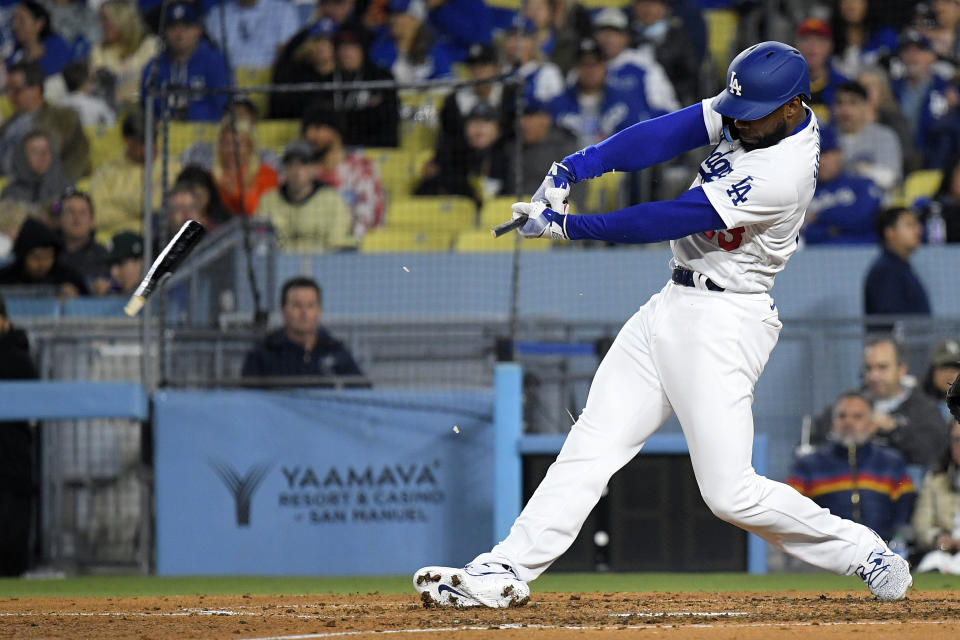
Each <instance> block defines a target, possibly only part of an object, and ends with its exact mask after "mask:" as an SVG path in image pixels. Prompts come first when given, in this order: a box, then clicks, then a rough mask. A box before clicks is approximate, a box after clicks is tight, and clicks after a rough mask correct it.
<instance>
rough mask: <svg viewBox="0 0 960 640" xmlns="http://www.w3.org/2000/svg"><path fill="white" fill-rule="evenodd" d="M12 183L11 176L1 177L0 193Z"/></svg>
mask: <svg viewBox="0 0 960 640" xmlns="http://www.w3.org/2000/svg"><path fill="white" fill-rule="evenodd" d="M9 181H10V176H0V191H3V188H4V187H5V186H7V183H8V182H9Z"/></svg>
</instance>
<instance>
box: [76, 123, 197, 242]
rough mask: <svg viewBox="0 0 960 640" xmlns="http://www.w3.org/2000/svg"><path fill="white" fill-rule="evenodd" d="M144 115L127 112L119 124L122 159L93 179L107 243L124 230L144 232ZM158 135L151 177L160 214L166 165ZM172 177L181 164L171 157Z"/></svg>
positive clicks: (101, 229)
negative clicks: (121, 140)
mask: <svg viewBox="0 0 960 640" xmlns="http://www.w3.org/2000/svg"><path fill="white" fill-rule="evenodd" d="M144 126H145V123H144V116H143V113H141V112H139V111H134V112H131V113H128V114H127V115H126V116H125V117H124V118H123V121H122V123H121V125H120V131H121V134H122V136H123V157H122V158H119V159H117V160H114V161H113V162H110V163H108V164H106V165H103V166H102V167H100V168H99V169H97V171H96V172H95V173H94V174H93V178H91V179H90V198H91V199H92V200H93V202H94V204H95V206H96V208H97V238H98V239H99V240H100V241H101V242H107V241H109V239H110V238H111V237H113V235H114V234H116V233H119V232H120V231H123V230H132V231H136V232H138V233H140V232H142V231H143V175H144V164H143V163H144V162H145V160H146V141H145V139H144V138H145V136H144V133H145V129H144ZM156 145H157V137H156V132H155V131H154V147H153V148H154V151H155V153H154V156H153V166H152V167H151V170H150V174H151V176H152V180H153V191H152V199H153V202H152V205H153V210H154V211H157V210H159V208H160V204H161V203H162V202H163V190H164V185H163V162H161V161H160V154H159V153H156V149H158V147H157V146H156ZM167 170H168V172H169V174H170V175H176V173H177V172H178V171H179V170H180V163H179V162H178V161H177V159H176V158H170V160H169V162H168V164H167Z"/></svg>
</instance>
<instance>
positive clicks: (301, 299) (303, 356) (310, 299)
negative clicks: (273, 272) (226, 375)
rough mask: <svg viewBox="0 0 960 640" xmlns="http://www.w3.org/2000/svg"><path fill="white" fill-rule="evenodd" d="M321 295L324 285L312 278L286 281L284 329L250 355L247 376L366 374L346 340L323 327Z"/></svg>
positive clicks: (245, 371) (262, 343) (244, 369)
mask: <svg viewBox="0 0 960 640" xmlns="http://www.w3.org/2000/svg"><path fill="white" fill-rule="evenodd" d="M321 296H322V294H321V291H320V285H318V284H317V283H316V281H314V280H313V279H311V278H305V277H296V278H291V279H290V280H287V281H286V282H285V283H284V284H283V289H282V291H281V294H280V307H281V311H282V312H283V328H282V329H277V330H276V331H273V332H271V333H269V334H267V337H266V338H265V339H264V340H263V341H262V342H261V343H259V344H258V345H257V346H256V347H254V348H253V349H252V350H251V351H250V352H249V353H248V354H247V357H246V360H245V361H244V363H243V376H244V377H269V376H362V375H363V372H362V371H360V367H358V366H357V363H356V362H355V361H354V359H353V356H352V355H350V352H349V351H347V348H346V347H344V346H343V343H342V342H340V341H339V340H337V339H336V338H334V337H333V336H332V335H330V333H329V332H328V331H327V330H326V329H324V328H323V327H320V326H319V322H320V313H321V311H322V297H321Z"/></svg>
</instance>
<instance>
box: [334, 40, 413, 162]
mask: <svg viewBox="0 0 960 640" xmlns="http://www.w3.org/2000/svg"><path fill="white" fill-rule="evenodd" d="M335 44H336V56H337V70H336V71H335V72H334V78H335V79H336V80H339V81H341V82H366V81H372V80H393V74H391V73H390V72H389V71H388V70H387V69H384V68H383V67H380V66H377V65H376V64H374V63H373V62H371V61H370V60H369V59H368V57H367V37H366V32H365V31H364V30H362V29H357V28H353V27H346V28H342V29H340V30H339V31H338V32H337V37H336V39H335ZM328 96H329V94H328ZM336 100H337V103H336V104H334V105H333V106H334V107H335V108H337V109H339V110H340V111H341V112H343V115H344V126H343V141H344V144H346V145H348V146H358V147H396V146H397V145H398V144H399V129H398V127H399V117H400V106H399V101H398V99H397V92H396V90H394V89H376V90H370V89H363V90H360V91H345V92H342V93H338V94H337V96H336ZM325 102H326V101H321V103H320V104H321V105H322V104H324V103H325Z"/></svg>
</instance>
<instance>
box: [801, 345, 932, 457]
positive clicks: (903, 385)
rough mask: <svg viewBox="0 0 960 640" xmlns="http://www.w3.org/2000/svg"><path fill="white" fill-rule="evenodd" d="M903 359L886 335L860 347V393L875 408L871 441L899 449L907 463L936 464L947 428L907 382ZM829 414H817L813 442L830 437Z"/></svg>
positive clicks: (930, 404)
mask: <svg viewBox="0 0 960 640" xmlns="http://www.w3.org/2000/svg"><path fill="white" fill-rule="evenodd" d="M909 380H911V378H910V376H907V363H906V362H905V361H904V357H903V352H902V350H901V347H900V345H899V344H897V343H896V342H895V341H894V340H893V338H891V337H889V336H873V337H870V338H868V339H867V344H866V346H865V347H864V349H863V382H864V388H863V395H864V397H866V398H867V399H868V400H869V401H870V403H871V405H872V408H873V422H874V423H875V424H876V427H877V430H876V433H875V435H874V440H875V441H876V442H878V443H879V444H885V445H888V446H890V447H893V448H894V449H897V450H899V451H900V452H901V453H902V454H903V457H904V458H906V460H907V462H908V463H909V464H920V465H926V466H928V467H930V466H933V465H935V464H936V463H937V462H938V461H939V459H940V458H941V456H943V453H944V451H946V449H947V428H946V425H945V424H944V422H943V418H942V417H941V415H940V410H939V408H938V407H937V405H936V403H935V402H933V401H932V400H930V398H928V397H927V396H926V395H925V394H924V393H923V391H922V390H921V389H920V387H919V386H918V385H916V384H914V385H913V386H911V385H910V384H907V381H909ZM831 420H832V416H831V414H830V411H829V410H828V411H825V412H824V413H823V414H821V415H820V416H819V417H818V418H817V420H816V422H815V423H814V429H813V434H812V437H811V440H812V442H813V443H815V444H818V443H822V442H827V441H828V440H829V435H828V434H829V433H830V428H831Z"/></svg>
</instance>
